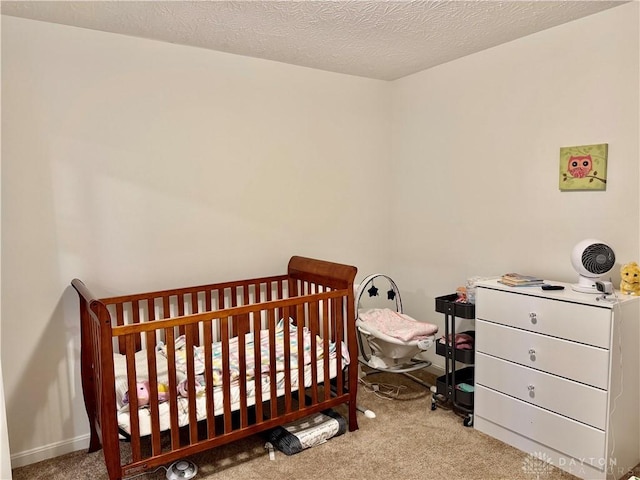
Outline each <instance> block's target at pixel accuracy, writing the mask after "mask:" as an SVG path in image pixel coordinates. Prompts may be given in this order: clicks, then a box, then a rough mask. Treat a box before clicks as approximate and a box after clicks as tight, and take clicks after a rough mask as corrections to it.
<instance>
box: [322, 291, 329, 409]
mask: <svg viewBox="0 0 640 480" xmlns="http://www.w3.org/2000/svg"><path fill="white" fill-rule="evenodd" d="M322 313H323V315H322V329H323V333H322V345H323V347H322V349H323V350H324V351H325V352H329V349H330V348H331V347H330V338H331V335H330V334H331V327H330V315H329V300H328V299H324V300H322ZM323 360H324V363H323V367H324V387H325V388H324V398H325V400H328V398H329V397H328V396H329V392H330V388H329V385H330V384H331V383H330V382H331V372H330V370H329V368H330V364H329V360H330V357H329V355H325V356H324V359H323Z"/></svg>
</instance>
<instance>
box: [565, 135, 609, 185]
mask: <svg viewBox="0 0 640 480" xmlns="http://www.w3.org/2000/svg"><path fill="white" fill-rule="evenodd" d="M608 150H609V144H607V143H601V144H598V145H582V146H579V147H562V148H561V149H560V190H563V191H564V190H606V189H607V154H608Z"/></svg>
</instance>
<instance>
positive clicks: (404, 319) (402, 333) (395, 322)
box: [358, 308, 438, 342]
mask: <svg viewBox="0 0 640 480" xmlns="http://www.w3.org/2000/svg"><path fill="white" fill-rule="evenodd" d="M358 320H359V322H358V323H359V327H360V328H362V329H363V330H369V331H375V332H380V333H383V334H384V335H387V336H389V337H393V338H396V339H398V340H402V341H403V342H412V341H417V340H424V339H426V338H428V337H431V336H433V335H435V334H436V333H437V332H438V327H437V326H436V325H433V324H431V323H428V322H421V321H418V320H416V319H414V318H411V317H410V316H409V315H406V314H404V313H400V312H396V311H395V310H391V309H389V308H372V309H370V310H366V311H364V312H359V314H358ZM372 333H373V332H372Z"/></svg>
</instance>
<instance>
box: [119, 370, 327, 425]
mask: <svg viewBox="0 0 640 480" xmlns="http://www.w3.org/2000/svg"><path fill="white" fill-rule="evenodd" d="M317 375H318V378H323V377H324V361H323V360H321V361H318V365H317ZM329 376H330V377H331V378H335V377H336V359H335V358H332V359H331V361H330V364H329ZM312 378H313V377H312V368H311V365H307V366H306V367H305V369H304V386H305V388H307V387H310V386H311V385H312ZM298 379H299V375H298V369H292V370H291V391H292V392H296V391H298V388H299V385H298ZM276 384H277V385H276V392H277V393H276V394H277V396H278V397H279V396H282V395H283V394H284V393H285V372H279V373H278V374H277V375H276ZM230 391H231V410H232V411H238V410H239V409H240V405H241V402H240V398H241V394H240V391H241V390H240V383H239V382H238V381H235V382H234V383H233V384H232V385H231V390H230ZM255 393H256V392H255V381H253V380H251V381H248V382H247V383H246V396H247V397H246V398H247V400H246V401H247V406H248V407H251V406H253V405H255V398H256V396H255ZM270 395H271V385H270V381H269V377H268V376H264V375H263V377H262V398H269V396H270ZM213 405H214V414H215V415H221V414H222V413H223V405H224V399H223V388H222V386H220V387H215V388H214V390H213ZM206 407H207V404H206V397H205V396H204V395H198V396H197V397H196V417H197V420H198V421H200V420H204V419H205V418H206V416H207V409H206ZM158 410H159V417H160V430H161V431H164V430H167V429H169V428H170V427H171V423H170V422H171V416H170V412H169V403H167V402H164V403H161V404H159V405H158ZM138 412H139V413H138V422H139V428H140V436H141V437H144V436H146V435H150V434H151V411H150V410H149V409H148V408H146V407H142V408H140V409H138ZM178 424H179V425H180V426H185V425H188V424H189V399H188V398H186V397H181V396H179V397H178ZM130 425H131V419H130V412H129V409H128V408H122V409H121V410H120V411H119V412H118V426H119V427H120V429H121V430H122V431H124V432H126V433H127V434H131V430H130Z"/></svg>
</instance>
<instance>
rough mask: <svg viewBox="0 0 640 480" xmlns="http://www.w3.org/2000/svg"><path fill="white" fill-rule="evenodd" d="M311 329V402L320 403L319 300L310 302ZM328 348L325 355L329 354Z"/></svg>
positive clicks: (324, 352)
mask: <svg viewBox="0 0 640 480" xmlns="http://www.w3.org/2000/svg"><path fill="white" fill-rule="evenodd" d="M308 308H309V331H310V332H311V403H312V404H314V405H315V404H316V403H318V353H317V348H318V339H317V335H318V301H317V300H316V301H314V302H312V303H310V304H309V306H308ZM328 355H329V352H328V351H327V350H324V351H323V356H325V357H326V356H328Z"/></svg>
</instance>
